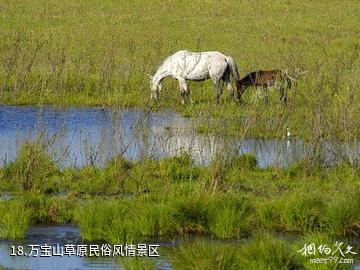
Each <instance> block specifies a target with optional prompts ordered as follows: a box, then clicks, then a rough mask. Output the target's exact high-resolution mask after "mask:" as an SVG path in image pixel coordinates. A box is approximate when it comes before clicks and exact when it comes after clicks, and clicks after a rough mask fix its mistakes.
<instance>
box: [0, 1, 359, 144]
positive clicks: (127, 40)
mask: <svg viewBox="0 0 360 270" xmlns="http://www.w3.org/2000/svg"><path fill="white" fill-rule="evenodd" d="M0 7H1V8H0V15H1V21H0V28H1V29H2V42H1V43H0V93H1V102H2V103H6V104H21V105H23V104H38V105H43V104H57V105H116V106H122V107H129V106H136V107H149V106H150V107H152V108H153V109H154V110H162V109H167V108H174V109H175V110H177V111H179V112H181V113H182V114H184V115H187V116H192V117H196V118H197V119H198V120H199V127H198V129H199V131H201V132H219V133H225V134H227V135H232V136H237V137H243V136H253V137H278V138H281V137H283V136H284V134H285V132H286V128H287V127H289V128H291V131H292V134H293V135H294V136H298V137H302V138H306V139H307V140H310V141H312V142H314V143H315V142H318V141H319V140H320V143H321V139H322V138H332V137H337V138H340V139H342V140H346V139H349V138H354V137H356V136H358V135H359V132H360V131H359V129H358V124H357V117H356V116H357V115H359V109H360V107H359V104H360V102H359V101H360V95H359V91H357V90H358V88H359V85H360V84H359V51H360V48H359V46H358V40H357V35H356V34H357V31H356V29H358V28H359V21H358V17H359V15H360V4H359V2H358V1H355V0H350V1H347V2H346V3H345V4H344V3H343V1H340V0H332V1H331V3H329V2H328V1H325V0H321V1H317V2H311V1H306V2H299V1H294V0H290V1H282V0H276V1H269V0H263V1H260V2H258V3H257V4H256V7H255V4H254V3H252V2H248V1H227V2H226V3H223V2H216V1H210V2H207V3H206V4H205V3H204V2H202V1H192V2H187V1H175V2H167V3H163V2H162V1H159V0H151V1H146V2H135V3H134V4H132V5H130V4H128V3H127V2H126V1H116V2H102V1H98V0H91V1H86V3H84V2H81V1H73V2H71V3H60V2H58V1H44V0H41V1H35V0H31V1H27V2H26V4H23V3H22V2H17V1H15V2H14V1H10V2H7V1H3V2H1V3H0ZM159 7H161V8H160V10H159ZM183 48H186V49H189V50H195V51H206V50H219V51H222V52H224V53H226V54H229V55H232V56H234V57H235V59H236V61H237V63H238V66H239V72H240V76H244V75H245V74H246V73H248V72H249V71H253V70H256V69H264V70H266V69H274V68H280V69H289V71H290V72H292V73H294V68H295V67H300V68H301V69H303V70H307V71H308V72H307V73H306V74H305V75H304V76H302V77H301V78H300V80H299V81H298V82H297V83H295V85H294V87H293V89H291V91H290V93H289V96H290V99H289V104H288V106H283V105H282V104H279V103H278V102H277V99H278V94H277V93H271V104H269V105H268V106H264V104H263V102H260V103H259V104H255V103H254V102H253V101H252V99H253V95H254V93H255V91H254V89H249V90H248V91H247V92H246V93H245V95H244V105H243V106H239V104H236V103H234V102H231V101H229V100H228V98H227V93H224V95H223V98H222V101H221V104H220V105H216V104H215V103H214V101H213V100H214V89H213V85H212V83H211V82H210V81H207V82H202V83H190V88H191V90H192V95H193V99H194V100H195V104H194V105H186V106H181V105H180V97H179V94H178V93H179V91H178V85H177V83H176V82H174V81H173V80H166V82H165V85H164V90H163V93H161V100H160V101H159V102H158V103H156V104H153V103H151V102H150V101H149V97H150V93H149V92H150V90H149V78H148V76H147V74H148V73H150V74H153V73H154V72H155V70H156V68H157V66H158V65H159V64H160V63H161V62H162V61H163V59H165V58H166V57H167V56H168V55H169V54H171V53H173V52H175V51H177V50H180V49H183ZM224 92H225V91H224ZM210 117H213V118H214V119H215V120H212V121H209V118H210ZM244 119H245V120H244ZM269 119H271V121H269Z"/></svg>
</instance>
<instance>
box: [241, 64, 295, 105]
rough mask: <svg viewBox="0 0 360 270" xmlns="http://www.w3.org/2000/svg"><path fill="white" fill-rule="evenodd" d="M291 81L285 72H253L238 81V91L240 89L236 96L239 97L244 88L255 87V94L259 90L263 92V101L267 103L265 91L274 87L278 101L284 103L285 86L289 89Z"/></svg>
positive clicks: (276, 70) (275, 70)
mask: <svg viewBox="0 0 360 270" xmlns="http://www.w3.org/2000/svg"><path fill="white" fill-rule="evenodd" d="M292 80H295V79H292V78H291V77H290V76H289V74H288V73H287V72H286V71H282V70H279V69H274V70H268V71H263V70H258V71H253V72H250V73H249V74H247V75H246V76H245V77H243V78H242V79H240V80H239V81H238V83H239V87H238V89H240V90H239V91H238V95H239V96H241V95H242V94H243V93H244V91H245V89H246V88H248V87H250V86H255V87H256V88H257V92H259V91H261V90H263V91H265V101H266V102H268V101H269V99H268V96H267V90H268V88H269V87H271V86H275V87H276V88H278V90H279V93H280V101H284V102H285V103H286V101H287V96H286V91H285V86H286V87H287V88H288V89H290V88H291V81H292Z"/></svg>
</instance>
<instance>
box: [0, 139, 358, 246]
mask: <svg viewBox="0 0 360 270" xmlns="http://www.w3.org/2000/svg"><path fill="white" fill-rule="evenodd" d="M28 164H32V166H26V165H28ZM359 183H360V182H359V170H358V168H354V167H351V166H349V165H346V164H344V165H338V166H337V167H329V168H319V167H318V168H316V167H313V168H307V167H306V166H305V164H304V163H303V162H300V163H298V164H295V165H293V166H291V167H289V168H286V169H279V168H267V169H260V168H258V167H257V163H256V160H255V159H254V158H253V157H252V156H250V155H245V156H241V157H237V158H232V159H219V160H216V161H214V162H213V163H212V164H211V165H210V166H208V167H203V166H195V165H194V163H193V161H192V160H191V159H190V158H189V156H187V155H186V154H184V155H182V156H179V157H174V158H166V159H163V160H144V161H138V162H130V161H127V160H124V159H123V158H121V157H118V158H114V159H113V160H111V161H110V162H109V163H108V164H107V166H105V167H104V168H99V167H92V166H87V167H83V168H65V169H60V168H58V167H57V165H56V164H55V163H53V162H52V160H51V158H50V157H49V156H48V155H47V153H46V152H45V151H44V150H42V148H41V147H40V146H37V145H36V144H35V145H34V144H27V145H25V146H24V147H23V148H22V150H21V151H20V153H19V156H18V158H17V159H16V160H15V161H14V162H12V163H10V164H9V165H7V166H6V167H4V168H1V169H0V186H1V190H2V191H3V192H8V193H10V194H11V195H12V196H13V197H11V198H10V199H9V200H5V201H1V202H0V210H1V209H2V210H4V211H2V210H1V211H0V215H1V218H0V220H1V222H2V228H5V230H2V234H1V235H2V237H4V238H18V237H20V238H21V237H23V236H24V233H25V232H26V228H27V226H29V225H30V224H34V223H76V224H78V225H79V227H80V229H81V233H82V236H83V238H84V239H86V240H89V241H97V240H106V241H108V242H111V243H117V242H122V241H132V240H146V239H149V238H154V237H163V238H168V237H172V236H174V235H187V234H194V233H195V234H203V235H209V236H214V237H216V238H224V239H227V238H243V237H247V236H250V235H253V234H256V233H257V232H261V231H263V230H269V231H277V232H296V233H315V232H321V233H325V234H326V235H329V236H341V237H358V236H359V234H360V231H359V226H360V216H359V213H360V208H359V207H360V201H359V198H360V196H359V195H360V184H359ZM6 209H12V211H11V215H10V213H9V212H8V211H6ZM23 212H24V213H26V214H22V213H23ZM19 221H21V222H19ZM15 222H17V226H13V224H14V223H15ZM9 228H11V230H15V231H16V232H11V231H9Z"/></svg>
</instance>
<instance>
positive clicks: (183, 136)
mask: <svg viewBox="0 0 360 270" xmlns="http://www.w3.org/2000/svg"><path fill="white" fill-rule="evenodd" d="M194 121H195V120H191V119H189V118H184V117H181V116H180V115H178V114H177V113H175V112H171V111H166V112H151V113H147V112H145V111H143V110H137V109H126V110H115V109H110V108H106V109H101V108H98V107H86V108H66V109H64V108H62V109H57V108H53V107H29V106H25V107H24V106H1V107H0V165H2V166H3V165H4V164H6V163H8V162H9V161H11V160H14V159H15V158H16V156H17V153H18V150H19V148H20V146H21V145H22V144H23V143H24V142H25V141H28V140H35V138H37V137H39V136H40V134H42V135H44V134H45V136H43V140H45V141H47V143H48V144H49V145H50V149H51V152H52V154H53V155H54V157H56V159H59V161H60V163H61V165H62V166H83V165H86V164H95V165H102V164H104V163H106V161H107V160H108V159H110V158H111V157H114V156H116V155H119V154H123V155H124V157H125V158H128V159H131V160H137V159H144V158H148V157H152V158H162V157H167V156H174V155H178V154H179V153H181V152H184V151H186V152H188V153H190V154H191V156H192V157H193V158H194V160H195V161H196V162H197V163H198V164H208V163H209V162H211V160H212V158H213V157H214V156H215V155H216V154H217V153H219V152H224V151H225V152H226V153H236V154H244V153H252V154H253V155H255V157H256V158H257V160H258V163H259V166H260V167H267V166H282V167H283V166H287V165H289V164H292V163H293V162H295V161H297V160H299V159H302V158H303V157H304V154H305V151H306V147H307V145H305V144H304V143H303V142H302V141H301V140H278V139H265V140H261V139H244V140H242V141H239V140H238V139H229V138H219V137H216V136H213V135H205V134H198V133H197V132H196V123H195V122H194ZM325 148H326V149H325V150H324V151H325V152H326V155H325V156H326V158H327V159H328V160H329V161H330V162H333V161H334V160H335V161H336V160H337V159H339V158H340V157H342V156H344V155H345V156H350V157H352V158H356V157H358V156H359V153H360V144H355V145H352V146H351V147H344V146H339V145H333V144H330V143H329V144H328V145H327V146H326V147H325Z"/></svg>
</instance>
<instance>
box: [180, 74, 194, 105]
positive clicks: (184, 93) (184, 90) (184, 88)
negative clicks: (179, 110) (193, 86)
mask: <svg viewBox="0 0 360 270" xmlns="http://www.w3.org/2000/svg"><path fill="white" fill-rule="evenodd" d="M178 81H179V87H180V95H181V104H183V105H184V104H185V97H187V98H189V99H190V102H191V103H192V99H191V98H190V93H189V87H188V85H187V82H186V80H185V79H183V78H178Z"/></svg>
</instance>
